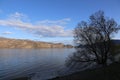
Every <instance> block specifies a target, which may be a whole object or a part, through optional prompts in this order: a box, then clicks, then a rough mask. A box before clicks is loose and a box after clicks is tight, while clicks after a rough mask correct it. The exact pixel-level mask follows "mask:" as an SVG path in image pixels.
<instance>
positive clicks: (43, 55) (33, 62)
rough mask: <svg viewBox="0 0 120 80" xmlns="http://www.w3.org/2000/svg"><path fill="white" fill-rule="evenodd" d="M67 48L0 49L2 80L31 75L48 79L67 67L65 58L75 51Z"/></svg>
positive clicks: (37, 78)
mask: <svg viewBox="0 0 120 80" xmlns="http://www.w3.org/2000/svg"><path fill="white" fill-rule="evenodd" d="M74 51H75V50H74V49H73V48H69V49H67V48H65V49H0V80H10V79H13V78H16V77H24V76H29V77H32V80H46V79H49V78H53V77H55V76H58V75H61V73H62V72H65V70H66V69H67V68H66V67H65V65H64V64H65V60H66V58H67V57H68V55H69V54H71V53H72V52H74Z"/></svg>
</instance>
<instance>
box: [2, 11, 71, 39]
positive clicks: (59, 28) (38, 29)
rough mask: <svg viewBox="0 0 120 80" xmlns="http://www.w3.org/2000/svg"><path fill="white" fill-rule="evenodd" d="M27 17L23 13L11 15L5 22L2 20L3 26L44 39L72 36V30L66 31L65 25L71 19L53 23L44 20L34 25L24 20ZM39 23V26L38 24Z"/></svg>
mask: <svg viewBox="0 0 120 80" xmlns="http://www.w3.org/2000/svg"><path fill="white" fill-rule="evenodd" d="M24 17H26V16H25V15H24V14H22V13H18V12H16V13H14V14H11V15H10V17H8V18H7V19H4V20H0V25H1V26H9V27H15V28H18V29H22V30H25V31H26V32H29V33H31V34H35V35H37V36H40V37H41V36H43V37H68V36H72V30H69V29H67V30H66V29H65V28H64V24H67V22H68V21H70V19H69V18H65V19H61V20H56V21H51V20H43V21H39V22H38V21H36V22H35V23H37V24H32V23H30V22H26V21H24V20H22V19H23V18H24ZM38 23H39V24H38Z"/></svg>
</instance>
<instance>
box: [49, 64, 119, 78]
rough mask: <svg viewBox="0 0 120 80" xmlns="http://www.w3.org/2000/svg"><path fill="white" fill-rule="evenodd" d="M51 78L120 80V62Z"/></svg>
mask: <svg viewBox="0 0 120 80" xmlns="http://www.w3.org/2000/svg"><path fill="white" fill-rule="evenodd" d="M50 80H120V64H119V63H113V64H111V65H109V66H108V67H106V68H100V69H94V70H85V71H81V72H77V73H73V74H71V75H67V76H63V77H56V78H53V79H50Z"/></svg>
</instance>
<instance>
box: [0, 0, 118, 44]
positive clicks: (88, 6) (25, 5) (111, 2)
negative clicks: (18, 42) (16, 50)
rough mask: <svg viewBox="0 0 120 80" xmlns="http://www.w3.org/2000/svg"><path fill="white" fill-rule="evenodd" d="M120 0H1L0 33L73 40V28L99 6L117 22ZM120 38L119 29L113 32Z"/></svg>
mask: <svg viewBox="0 0 120 80" xmlns="http://www.w3.org/2000/svg"><path fill="white" fill-rule="evenodd" d="M119 4H120V0H0V36H1V37H8V38H17V39H18V38H19V39H31V40H37V41H47V42H62V43H66V44H69V43H71V42H72V41H73V37H72V36H73V34H72V30H73V29H74V28H75V27H76V25H77V23H78V22H80V21H82V20H85V21H87V20H88V18H89V16H90V15H91V14H93V13H94V12H96V11H98V10H103V11H104V12H105V15H106V16H108V17H110V18H114V19H115V20H116V21H117V23H118V24H120V5H119ZM115 38H117V39H120V33H118V34H117V35H115Z"/></svg>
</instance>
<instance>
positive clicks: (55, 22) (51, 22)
mask: <svg viewBox="0 0 120 80" xmlns="http://www.w3.org/2000/svg"><path fill="white" fill-rule="evenodd" d="M69 21H70V18H64V19H61V20H42V21H38V22H37V23H38V24H42V25H65V24H67V22H69Z"/></svg>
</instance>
